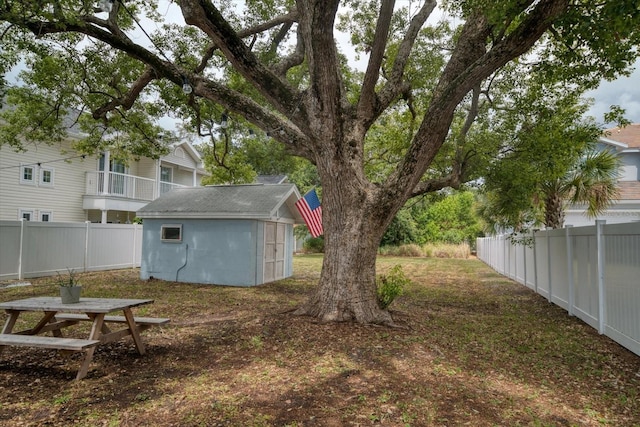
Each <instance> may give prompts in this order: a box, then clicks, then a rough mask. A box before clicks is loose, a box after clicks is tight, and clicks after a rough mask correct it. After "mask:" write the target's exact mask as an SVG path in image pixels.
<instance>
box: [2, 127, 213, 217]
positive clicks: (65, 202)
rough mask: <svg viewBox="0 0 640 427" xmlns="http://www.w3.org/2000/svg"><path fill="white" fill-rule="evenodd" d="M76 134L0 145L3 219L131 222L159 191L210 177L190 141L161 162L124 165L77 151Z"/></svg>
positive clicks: (143, 159)
mask: <svg viewBox="0 0 640 427" xmlns="http://www.w3.org/2000/svg"><path fill="white" fill-rule="evenodd" d="M78 137H79V135H78V134H77V133H76V134H71V135H70V137H69V138H68V140H67V141H65V142H63V143H61V144H55V145H47V144H44V143H41V144H38V145H28V146H27V147H26V149H27V151H26V152H22V153H16V152H15V151H14V150H13V149H12V148H11V147H8V146H0V220H17V219H26V220H28V221H56V222H83V221H91V222H102V223H129V222H131V221H133V219H134V218H135V213H136V211H137V210H138V209H140V208H142V207H143V206H144V205H146V204H147V203H149V202H150V201H152V200H154V199H155V198H157V197H158V196H160V195H161V194H163V193H165V192H167V191H169V190H171V189H172V188H176V187H193V186H198V185H200V183H201V181H202V178H203V177H204V176H205V175H207V172H206V171H205V170H204V169H203V165H202V159H201V158H200V155H199V154H198V152H197V151H196V150H195V149H194V148H193V146H192V145H191V144H189V143H188V142H183V143H179V144H176V145H174V146H172V147H171V152H170V153H169V154H167V155H166V156H163V157H161V158H160V159H159V160H153V159H150V158H141V159H139V160H135V161H132V162H131V163H130V164H127V165H125V164H123V163H121V162H118V161H115V160H113V159H111V158H110V155H109V152H105V153H102V154H101V155H98V156H80V155H78V154H77V153H76V152H75V151H74V150H73V149H72V148H71V146H72V144H73V142H74V141H76V140H77V138H78Z"/></svg>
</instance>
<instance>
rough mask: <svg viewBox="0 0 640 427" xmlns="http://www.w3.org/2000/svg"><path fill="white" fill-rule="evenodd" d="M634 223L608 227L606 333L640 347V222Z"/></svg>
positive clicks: (606, 229)
mask: <svg viewBox="0 0 640 427" xmlns="http://www.w3.org/2000/svg"><path fill="white" fill-rule="evenodd" d="M632 225H633V227H631V228H629V227H621V226H620V224H611V225H608V226H606V227H605V231H604V234H605V248H604V252H605V259H606V261H607V262H606V267H605V270H604V282H605V283H606V287H605V313H606V320H607V321H606V324H605V333H606V334H607V335H608V336H610V337H611V338H613V339H614V340H616V341H618V342H619V343H621V344H623V345H624V346H625V347H627V348H632V347H635V348H636V349H640V272H639V269H640V267H639V266H640V223H634V224H632ZM636 353H638V351H636Z"/></svg>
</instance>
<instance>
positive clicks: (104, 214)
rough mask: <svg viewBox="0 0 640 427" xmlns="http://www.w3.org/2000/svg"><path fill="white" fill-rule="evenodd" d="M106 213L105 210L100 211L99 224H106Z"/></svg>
mask: <svg viewBox="0 0 640 427" xmlns="http://www.w3.org/2000/svg"><path fill="white" fill-rule="evenodd" d="M107 212H108V211H106V210H103V211H102V219H101V220H100V222H101V223H103V224H106V223H107Z"/></svg>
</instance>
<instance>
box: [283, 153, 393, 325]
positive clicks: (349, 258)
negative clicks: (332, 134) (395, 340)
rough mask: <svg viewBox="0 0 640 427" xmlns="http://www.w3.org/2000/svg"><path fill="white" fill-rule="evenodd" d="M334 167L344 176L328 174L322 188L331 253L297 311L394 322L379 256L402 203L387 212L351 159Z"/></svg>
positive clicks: (329, 319)
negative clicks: (382, 299) (382, 297)
mask: <svg viewBox="0 0 640 427" xmlns="http://www.w3.org/2000/svg"><path fill="white" fill-rule="evenodd" d="M334 160H335V159H334ZM322 166H323V165H319V171H320V169H321V168H322ZM329 169H332V170H334V173H335V175H334V176H337V177H339V178H338V179H335V178H334V180H333V182H331V181H329V180H323V182H325V183H327V184H325V185H324V186H323V188H322V196H323V198H322V206H323V208H322V209H323V212H322V214H323V226H324V239H325V245H324V247H325V254H324V261H323V266H322V273H321V276H320V283H319V284H318V288H317V289H316V290H315V292H314V294H313V295H312V296H311V297H310V298H309V300H308V301H307V302H306V303H305V304H304V305H303V306H301V307H300V308H299V309H298V310H297V311H296V313H297V314H301V315H309V316H313V317H316V318H318V319H319V320H321V321H324V322H342V321H356V322H358V323H363V324H383V325H392V324H393V320H392V318H391V315H390V314H389V312H388V311H386V310H382V309H381V308H380V307H379V306H378V299H377V295H376V256H377V252H378V245H379V244H380V239H381V238H382V235H383V234H384V231H385V229H386V226H387V224H388V223H389V222H390V221H391V219H392V218H393V216H394V215H395V211H396V210H397V209H395V208H391V209H388V210H386V211H384V212H381V210H380V209H378V208H377V202H376V201H375V189H374V187H373V186H371V185H370V184H363V182H364V181H361V180H358V179H357V173H356V174H355V175H354V173H353V170H349V166H348V164H344V163H343V164H340V165H338V164H335V163H334V164H332V165H331V167H329ZM336 170H340V172H335V171H336ZM347 177H348V178H347ZM395 204H396V205H398V207H399V206H401V205H402V203H400V202H399V201H395Z"/></svg>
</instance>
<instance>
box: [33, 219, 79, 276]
mask: <svg viewBox="0 0 640 427" xmlns="http://www.w3.org/2000/svg"><path fill="white" fill-rule="evenodd" d="M85 235H86V225H85V224H82V223H73V222H67V223H57V224H56V225H55V226H54V225H52V223H46V222H30V221H26V222H25V228H24V237H23V249H22V265H23V267H22V277H24V278H29V277H42V276H51V275H55V274H57V272H64V271H65V270H66V269H70V270H75V271H82V270H83V269H84V254H85Z"/></svg>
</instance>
